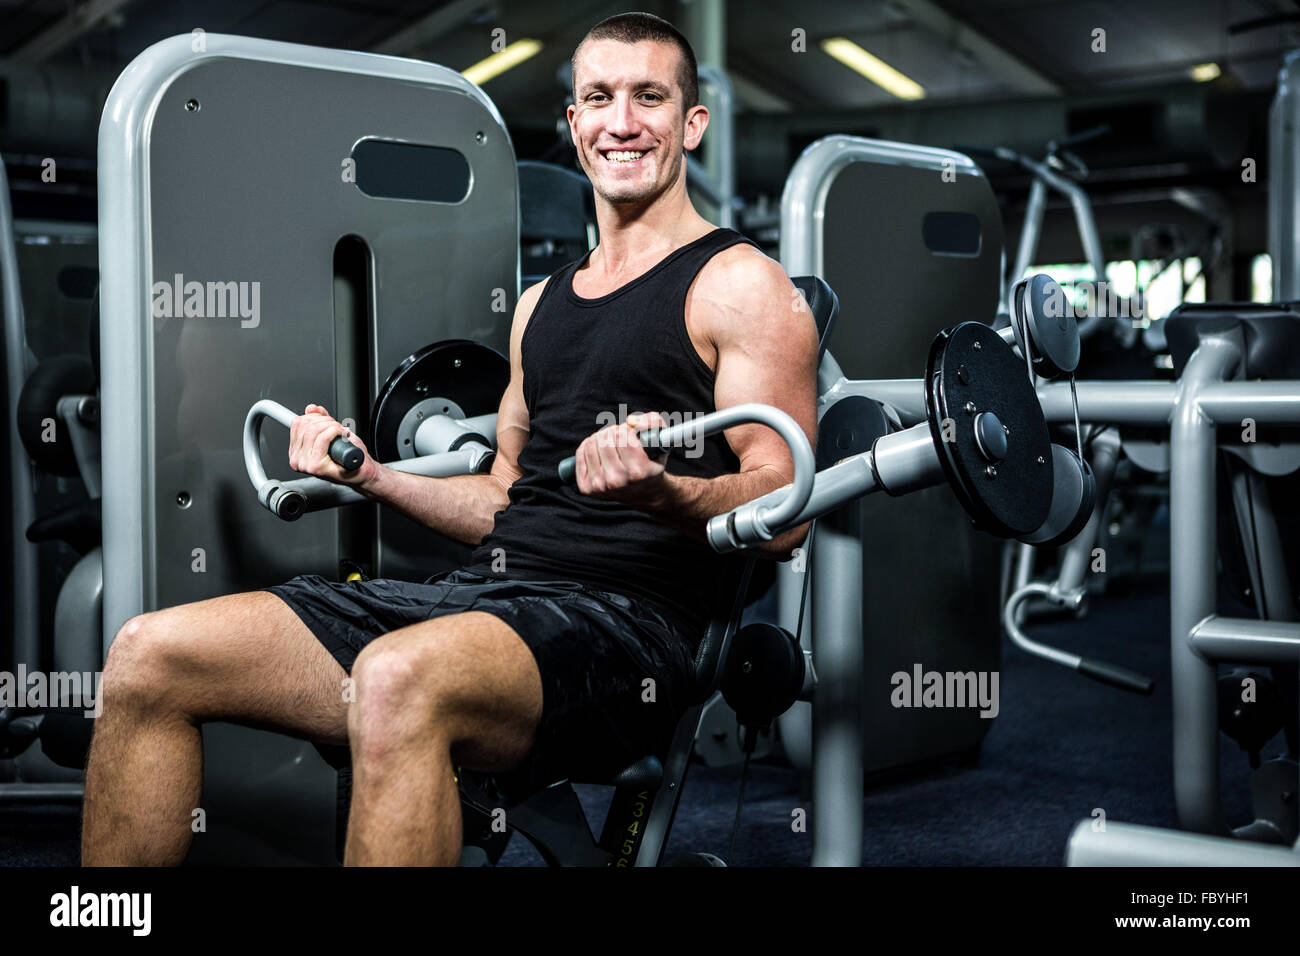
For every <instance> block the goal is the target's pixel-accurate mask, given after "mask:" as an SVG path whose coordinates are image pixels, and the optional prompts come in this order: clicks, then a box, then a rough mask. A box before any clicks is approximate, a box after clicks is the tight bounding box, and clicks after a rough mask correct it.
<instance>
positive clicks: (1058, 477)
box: [1019, 445, 1097, 548]
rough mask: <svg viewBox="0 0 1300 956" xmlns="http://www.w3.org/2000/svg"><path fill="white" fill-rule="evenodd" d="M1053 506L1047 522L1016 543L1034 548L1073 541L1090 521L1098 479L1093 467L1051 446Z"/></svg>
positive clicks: (1060, 448) (1063, 448) (1054, 545)
mask: <svg viewBox="0 0 1300 956" xmlns="http://www.w3.org/2000/svg"><path fill="white" fill-rule="evenodd" d="M1052 484H1053V486H1054V487H1053V490H1052V505H1051V508H1050V509H1049V511H1048V513H1047V520H1046V521H1044V522H1043V523H1042V525H1041V526H1040V527H1039V528H1037V529H1035V530H1034V531H1031V532H1030V533H1029V534H1027V535H1024V536H1023V537H1021V538H1020V539H1019V540H1021V541H1023V542H1024V543H1025V544H1032V545H1033V546H1034V547H1037V548H1055V547H1057V546H1058V545H1062V544H1065V543H1066V542H1067V541H1072V540H1074V538H1075V537H1076V536H1077V535H1078V534H1079V532H1080V531H1082V530H1083V526H1084V525H1086V524H1087V523H1088V519H1089V518H1091V517H1092V509H1093V506H1094V505H1095V504H1096V503H1097V479H1096V477H1095V476H1094V475H1093V473H1092V466H1091V465H1089V464H1088V463H1087V462H1086V461H1083V460H1082V459H1081V458H1080V457H1079V456H1078V455H1076V454H1075V453H1074V452H1072V451H1070V449H1068V448H1066V447H1064V446H1062V445H1053V446H1052Z"/></svg>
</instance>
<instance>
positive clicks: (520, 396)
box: [492, 279, 546, 488]
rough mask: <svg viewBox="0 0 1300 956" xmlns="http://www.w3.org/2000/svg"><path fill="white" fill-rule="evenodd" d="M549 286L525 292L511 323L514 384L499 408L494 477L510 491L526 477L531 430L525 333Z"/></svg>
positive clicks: (512, 381)
mask: <svg viewBox="0 0 1300 956" xmlns="http://www.w3.org/2000/svg"><path fill="white" fill-rule="evenodd" d="M545 287H546V280H545V279H543V280H542V281H541V282H539V283H537V284H536V285H533V286H529V287H528V288H527V289H525V290H524V294H523V295H521V296H520V297H519V303H518V304H517V305H516V306H515V314H514V319H513V320H512V321H511V324H510V383H509V384H508V385H507V386H506V391H505V394H504V395H502V396H501V405H500V407H499V408H498V409H497V454H496V459H495V460H494V461H493V462H492V477H493V478H495V479H497V480H498V481H499V482H501V484H502V485H503V486H504V487H506V488H509V487H510V486H511V485H512V484H514V482H515V480H516V479H518V478H519V477H520V476H521V475H522V474H523V472H522V471H520V469H519V453H520V452H521V451H523V448H524V445H526V444H528V433H529V430H530V427H531V426H530V423H529V417H528V403H527V402H526V401H525V400H524V358H523V341H524V330H525V329H526V328H527V327H528V320H529V319H530V318H532V314H533V309H535V308H536V307H537V301H538V299H540V298H541V295H542V290H543V289H545Z"/></svg>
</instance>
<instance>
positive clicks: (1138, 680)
mask: <svg viewBox="0 0 1300 956" xmlns="http://www.w3.org/2000/svg"><path fill="white" fill-rule="evenodd" d="M1078 670H1079V673H1080V674H1082V675H1084V676H1085V677H1091V678H1092V679H1093V680H1098V681H1101V682H1102V683H1103V684H1110V685H1111V686H1112V687H1118V688H1119V689H1120V690H1129V691H1132V692H1133V693H1135V694H1141V695H1143V696H1144V697H1146V696H1149V695H1150V694H1151V692H1152V691H1153V690H1155V686H1156V683H1155V681H1153V680H1152V679H1151V678H1150V677H1147V676H1145V675H1143V674H1139V673H1137V672H1136V671H1131V670H1129V669H1128V668H1127V667H1117V666H1116V665H1114V664H1107V663H1106V662H1105V661H1095V660H1091V659H1089V658H1087V657H1085V658H1083V659H1082V660H1081V661H1079V668H1078Z"/></svg>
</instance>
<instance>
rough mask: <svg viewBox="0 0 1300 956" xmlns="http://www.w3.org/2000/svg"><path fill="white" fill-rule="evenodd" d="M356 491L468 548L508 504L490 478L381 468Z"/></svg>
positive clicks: (499, 485)
mask: <svg viewBox="0 0 1300 956" xmlns="http://www.w3.org/2000/svg"><path fill="white" fill-rule="evenodd" d="M357 490H358V491H360V492H361V493H362V494H363V495H365V496H366V497H367V498H371V499H374V500H375V501H378V502H380V503H382V504H386V505H389V506H390V507H392V508H396V509H397V510H398V511H400V512H401V513H402V514H404V515H406V516H407V517H408V518H410V519H411V520H412V521H415V522H417V523H419V524H422V525H424V526H425V527H426V528H432V529H433V530H434V531H437V532H438V533H439V534H443V535H446V536H447V537H448V538H452V539H453V540H455V541H461V542H463V543H465V544H469V545H477V544H478V543H479V542H480V541H482V540H483V538H484V537H485V536H486V535H487V533H488V532H489V531H491V530H492V525H493V522H494V521H495V520H496V513H497V512H498V511H500V510H501V509H503V508H504V507H505V506H506V505H507V504H509V502H510V498H509V494H508V492H507V489H506V486H505V485H503V484H502V483H501V482H500V481H499V480H498V479H496V478H494V477H493V476H492V475H453V476H451V477H449V478H429V477H426V476H424V475H409V474H406V473H405V472H401V471H394V470H393V469H391V468H384V467H382V466H381V467H380V469H379V471H378V472H376V474H375V478H374V480H373V481H370V482H368V483H367V484H366V485H363V486H360V487H358V489H357Z"/></svg>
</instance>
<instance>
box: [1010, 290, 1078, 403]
mask: <svg viewBox="0 0 1300 956" xmlns="http://www.w3.org/2000/svg"><path fill="white" fill-rule="evenodd" d="M1015 310H1016V323H1015V327H1016V331H1019V329H1020V323H1021V322H1025V323H1026V324H1027V325H1028V326H1029V337H1030V339H1031V340H1032V342H1033V345H1032V349H1031V351H1032V353H1033V356H1034V371H1035V372H1037V373H1038V374H1039V375H1041V376H1043V377H1044V378H1060V377H1061V376H1063V375H1069V374H1070V373H1071V372H1073V371H1074V370H1075V369H1076V368H1078V366H1079V348H1080V346H1079V324H1078V323H1077V322H1076V321H1075V318H1074V315H1073V314H1072V312H1071V306H1070V301H1069V299H1067V298H1066V295H1065V292H1064V291H1062V289H1061V287H1060V285H1058V284H1057V282H1056V280H1055V279H1053V278H1052V277H1051V276H1049V275H1047V274H1046V273H1042V272H1040V273H1038V274H1037V275H1034V276H1030V277H1029V278H1028V279H1024V280H1022V281H1020V282H1018V283H1017V284H1016V291H1015ZM1016 338H1017V340H1019V336H1018V335H1017V337H1016Z"/></svg>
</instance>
